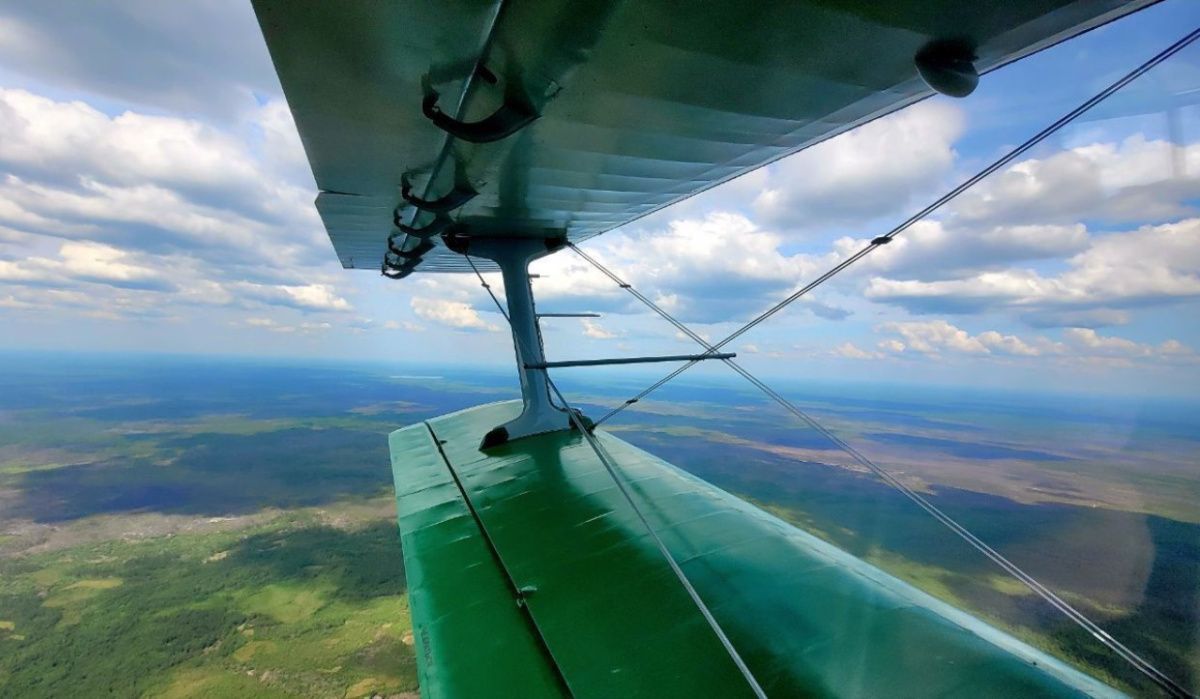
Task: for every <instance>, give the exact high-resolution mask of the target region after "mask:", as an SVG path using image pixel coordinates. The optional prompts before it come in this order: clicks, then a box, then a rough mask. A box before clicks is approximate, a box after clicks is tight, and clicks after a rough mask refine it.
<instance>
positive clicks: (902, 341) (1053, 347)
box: [837, 319, 1196, 361]
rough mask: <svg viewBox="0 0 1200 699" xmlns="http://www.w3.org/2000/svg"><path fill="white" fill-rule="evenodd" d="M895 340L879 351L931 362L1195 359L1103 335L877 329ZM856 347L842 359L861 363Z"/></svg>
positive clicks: (1168, 344)
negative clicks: (960, 358)
mask: <svg viewBox="0 0 1200 699" xmlns="http://www.w3.org/2000/svg"><path fill="white" fill-rule="evenodd" d="M876 330H877V331H879V332H881V333H885V334H892V335H895V337H891V338H887V339H884V340H881V341H880V342H879V345H878V346H879V348H880V350H882V351H884V352H887V353H891V354H896V355H898V354H904V353H912V352H916V353H920V354H923V355H927V356H931V357H940V356H943V355H974V356H985V355H986V356H1007V357H1041V356H1050V357H1056V358H1059V359H1062V360H1085V361H1086V360H1091V359H1103V358H1120V359H1160V360H1169V361H1174V360H1192V359H1195V357H1196V354H1195V352H1194V351H1193V350H1192V349H1191V348H1190V347H1187V346H1186V345H1184V344H1183V343H1181V342H1179V341H1178V340H1173V339H1172V340H1166V341H1164V342H1162V343H1159V344H1157V345H1155V344H1145V343H1139V342H1136V341H1134V340H1130V339H1127V338H1123V337H1116V336H1112V335H1101V334H1099V333H1098V332H1096V331H1095V330H1093V329H1091V328H1066V329H1064V330H1063V331H1062V339H1061V340H1059V341H1056V340H1052V339H1049V338H1046V337H1042V336H1036V337H1026V338H1023V337H1018V336H1016V335H1006V334H1003V333H1001V332H999V331H996V330H985V331H983V332H980V333H978V334H975V335H972V334H971V333H970V332H968V331H966V330H964V329H962V328H960V327H957V326H955V325H953V324H951V323H949V322H947V321H946V320H941V319H939V320H931V321H907V322H894V323H883V324H881V325H879V326H878V327H877V328H876ZM859 351H861V350H858V348H857V347H854V346H853V345H850V344H849V343H846V344H845V345H842V346H841V347H839V348H838V352H837V353H838V354H841V355H842V356H847V357H855V358H865V356H870V355H869V353H865V352H864V353H863V354H864V355H865V356H864V357H859V356H858V354H857V352H859Z"/></svg>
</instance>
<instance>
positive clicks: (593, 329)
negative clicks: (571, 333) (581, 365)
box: [581, 318, 616, 340]
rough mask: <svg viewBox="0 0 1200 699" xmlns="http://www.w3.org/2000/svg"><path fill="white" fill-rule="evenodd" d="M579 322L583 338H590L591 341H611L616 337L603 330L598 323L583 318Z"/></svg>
mask: <svg viewBox="0 0 1200 699" xmlns="http://www.w3.org/2000/svg"><path fill="white" fill-rule="evenodd" d="M581 320H582V323H583V334H584V336H585V337H590V338H592V339H593V340H612V339H614V338H615V337H616V334H615V333H612V332H609V331H608V330H605V329H604V328H603V327H601V325H600V324H599V323H597V322H595V321H594V320H591V319H590V318H583V319H581Z"/></svg>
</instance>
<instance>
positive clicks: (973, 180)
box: [596, 27, 1200, 425]
mask: <svg viewBox="0 0 1200 699" xmlns="http://www.w3.org/2000/svg"><path fill="white" fill-rule="evenodd" d="M1197 38H1200V27H1198V28H1196V29H1193V30H1192V31H1191V32H1190V33H1188V34H1187V35H1186V36H1184V37H1183V38H1182V39H1180V40H1178V41H1176V42H1175V43H1173V44H1171V45H1170V46H1168V47H1167V48H1165V49H1163V50H1162V51H1160V52H1159V53H1157V54H1155V55H1154V56H1153V57H1152V58H1150V59H1149V60H1148V61H1146V62H1145V63H1142V64H1141V65H1140V66H1138V67H1137V68H1135V69H1133V70H1132V71H1130V72H1129V73H1126V74H1125V75H1124V76H1123V77H1121V78H1120V79H1119V80H1117V81H1116V82H1114V83H1112V84H1111V85H1109V86H1108V87H1106V88H1104V89H1103V90H1101V91H1100V92H1098V93H1096V94H1095V95H1094V96H1092V97H1091V98H1090V99H1088V100H1087V101H1085V102H1083V103H1082V104H1080V105H1079V106H1078V107H1076V108H1074V109H1072V110H1071V111H1069V112H1067V113H1066V114H1064V115H1063V116H1061V117H1059V118H1058V120H1056V121H1055V122H1054V123H1052V124H1050V125H1049V126H1047V127H1046V128H1044V129H1042V130H1041V131H1039V132H1038V133H1036V134H1034V135H1033V136H1032V137H1030V138H1029V139H1028V140H1026V141H1025V142H1024V143H1022V144H1021V145H1019V146H1017V147H1016V148H1014V149H1013V150H1011V151H1009V152H1008V153H1007V154H1006V155H1004V156H1003V157H1001V158H1000V159H999V160H996V161H995V162H993V163H992V164H991V165H988V166H987V167H985V168H984V169H982V170H980V171H979V172H977V173H975V174H974V175H973V176H971V177H970V178H968V179H967V180H965V181H964V182H962V183H961V184H959V185H958V186H957V187H955V188H954V189H952V190H950V191H949V192H946V193H945V194H943V195H942V196H941V197H939V198H938V199H936V200H935V201H934V202H933V203H931V204H930V205H928V206H926V207H925V208H924V209H921V210H920V211H918V212H917V213H915V214H913V215H912V216H910V217H909V218H908V219H907V220H905V221H904V222H903V223H901V224H900V225H898V226H896V227H895V228H893V229H892V230H890V231H888V232H887V233H884V234H883V235H881V236H879V237H877V238H874V239H873V240H872V241H871V242H870V243H868V244H867V245H866V247H864V248H862V249H861V250H859V251H858V252H856V253H854V254H853V255H851V256H850V257H848V258H846V259H845V260H842V261H841V262H839V263H838V264H837V265H835V266H834V267H833V268H832V269H830V270H829V271H828V272H826V273H824V274H822V275H821V276H819V277H817V278H816V279H814V280H813V281H811V282H809V283H808V284H806V285H805V286H803V287H801V288H800V289H798V290H796V291H795V292H793V293H792V295H790V296H788V297H787V298H785V299H783V300H782V301H780V302H779V303H777V304H775V305H774V306H772V307H771V308H769V309H767V310H766V311H764V312H762V313H760V314H759V315H758V316H756V317H755V318H754V319H753V320H751V321H750V322H748V323H746V324H745V325H743V326H742V327H741V328H739V329H738V330H736V331H734V332H733V333H732V334H730V335H729V336H728V337H726V338H725V339H724V340H721V341H720V342H718V343H716V344H715V345H713V346H712V351H714V352H715V351H717V350H720V349H721V348H723V347H725V346H726V345H728V344H729V343H730V342H733V341H734V340H736V339H738V338H739V337H741V336H742V335H744V334H746V333H747V332H749V331H750V330H752V329H753V328H754V327H755V326H757V325H758V324H759V323H761V322H763V321H764V320H766V319H768V318H770V317H771V316H773V315H775V314H776V313H778V312H779V311H781V310H783V309H784V308H786V307H787V306H789V305H791V304H792V303H793V302H795V301H796V299H799V298H800V297H801V296H804V295H806V294H808V293H809V292H810V291H812V290H813V289H815V288H817V287H818V286H820V285H821V284H824V283H825V282H826V281H828V280H829V279H830V278H831V277H833V276H835V275H837V274H838V273H839V272H841V271H842V270H844V269H846V268H847V267H849V266H850V265H852V264H854V263H855V262H858V261H859V260H861V259H862V258H864V257H866V256H867V255H869V254H871V253H872V252H874V251H875V249H876V248H879V247H881V246H882V245H885V244H887V243H888V242H891V240H892V239H893V238H895V237H896V236H897V235H899V234H901V233H903V232H904V231H906V230H908V229H909V228H911V227H912V226H913V224H915V223H917V222H918V221H920V220H921V219H923V218H925V217H926V216H928V215H929V214H932V213H933V212H934V211H937V210H938V209H940V208H941V207H942V206H944V205H945V204H947V203H948V202H950V201H951V200H953V199H955V198H956V197H958V195H960V194H962V193H963V192H965V191H967V190H968V189H970V188H971V187H973V186H975V184H977V183H978V182H979V181H980V180H982V179H984V178H985V177H987V176H988V175H990V174H992V173H993V172H995V171H996V170H999V169H1000V168H1002V167H1004V166H1005V165H1007V164H1009V163H1010V162H1012V161H1013V160H1015V159H1016V158H1018V157H1020V156H1021V155H1022V154H1024V153H1025V152H1027V151H1028V150H1029V149H1031V148H1033V147H1034V146H1036V145H1037V144H1039V143H1041V142H1042V141H1044V140H1046V139H1047V138H1048V137H1050V136H1051V135H1052V134H1054V133H1055V132H1056V131H1058V130H1059V129H1061V128H1062V127H1064V126H1066V125H1067V124H1069V123H1071V122H1072V121H1074V120H1075V119H1077V118H1078V117H1079V116H1080V115H1082V114H1083V113H1084V112H1086V111H1088V110H1089V109H1091V108H1092V107H1095V106H1096V105H1097V104H1100V103H1101V102H1103V101H1104V100H1106V99H1108V98H1109V97H1111V96H1112V95H1113V94H1114V93H1116V92H1117V91H1118V90H1120V89H1121V88H1123V87H1125V86H1126V85H1128V84H1129V83H1131V82H1133V81H1134V80H1136V79H1138V78H1139V77H1141V76H1142V75H1143V74H1145V73H1146V72H1147V71H1149V70H1150V69H1152V68H1154V67H1155V66H1157V65H1158V64H1160V63H1162V62H1163V61H1165V60H1167V59H1168V58H1170V57H1171V56H1174V55H1175V54H1176V53H1179V52H1180V51H1181V50H1183V49H1184V47H1186V46H1188V45H1189V44H1191V43H1192V42H1194V41H1195V40H1196V39H1197ZM696 363H697V362H696V361H691V362H688V363H687V364H684V365H682V366H680V367H679V368H677V369H675V370H674V371H672V372H671V373H670V374H668V375H667V376H664V377H663V378H662V379H659V380H658V381H656V382H654V383H653V384H651V385H650V386H649V387H647V388H646V389H644V390H643V391H642V392H641V393H639V394H638V395H637V396H635V397H634V398H632V399H630V400H628V401H626V402H625V403H624V404H622V405H619V406H617V407H616V408H615V409H613V410H612V411H611V412H609V413H608V414H606V415H604V416H603V417H601V418H600V419H599V420H597V421H596V424H597V425H599V424H602V423H603V422H605V421H606V420H608V419H610V418H611V417H612V416H614V415H616V414H617V413H619V412H621V411H622V410H624V409H625V408H626V407H628V406H629V405H632V404H633V403H636V402H637V401H639V400H641V399H642V398H645V397H646V396H648V395H650V394H651V393H653V392H654V391H656V390H658V389H659V388H661V387H662V386H663V385H664V384H666V383H667V382H668V381H670V380H671V379H674V378H675V377H676V376H679V375H680V374H682V373H683V372H685V371H687V370H688V369H690V368H691V367H693V366H695V365H696Z"/></svg>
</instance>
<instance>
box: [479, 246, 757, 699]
mask: <svg viewBox="0 0 1200 699" xmlns="http://www.w3.org/2000/svg"><path fill="white" fill-rule="evenodd" d="M463 257H465V258H466V260H467V263H468V264H470V265H471V269H472V270H474V271H475V276H476V277H478V278H479V282H480V284H482V285H483V288H484V289H486V290H487V292H488V296H491V297H492V302H493V303H495V304H496V309H497V310H498V311H500V315H502V316H504V318H505V320H508V314H507V313H505V311H504V306H503V305H501V303H500V299H498V298H496V294H495V293H494V292H493V291H492V288H491V287H490V286H489V285H488V283H487V281H486V280H485V279H484V278H483V275H482V274H481V273H480V272H479V268H478V267H476V266H475V261H474V260H472V259H471V256H470V255H467V254H466V253H464V254H463ZM513 338H514V339H516V340H517V343H518V345H517V352H518V354H525V352H524V351H523V349H522V348H523V347H524V346H525V343H524V342H523V339H522V337H521V335H519V334H517V333H513ZM525 356H530V355H528V354H526V355H525ZM542 375H543V376H545V378H546V384H547V385H548V386H549V387H550V389H551V390H552V391H554V395H555V396H556V397H557V398H558V401H559V402H560V403H561V404H562V405H563V407H564V408H566V413H567V415H568V416H570V419H571V423H572V424H573V425H574V427H575V429H577V430H579V433H580V434H581V435H583V438H584V439H585V440H587V443H588V446H590V447H591V448H592V451H594V452H595V453H596V457H597V458H599V459H600V463H601V464H603V465H604V469H605V470H606V471H608V475H609V476H610V477H611V478H612V480H613V483H615V484H616V486H617V489H618V490H619V491H621V495H622V497H624V499H625V502H626V503H628V504H629V507H630V508H631V509H632V510H633V513H634V514H635V515H637V518H638V520H639V521H641V523H642V526H644V527H645V528H646V531H647V532H649V534H650V537H651V538H652V539H654V543H655V545H656V546H657V547H658V550H659V551H660V552H661V553H662V555H663V558H664V559H666V561H667V565H669V566H670V567H671V571H672V572H674V573H675V577H676V578H678V579H679V584H680V585H682V586H683V589H684V590H685V591H687V593H688V596H689V597H691V598H692V602H694V603H695V605H696V608H697V609H699V610H700V614H701V615H702V616H703V617H704V620H705V621H706V622H708V625H709V627H710V628H712V630H713V633H714V634H716V636H717V639H718V640H719V641H720V642H721V645H722V646H724V648H725V651H726V652H727V653H728V654H729V657H730V659H731V660H733V664H734V665H736V666H737V669H738V671H739V672H741V673H742V676H743V677H744V678H746V683H747V684H748V685H749V686H750V689H751V691H753V692H754V696H756V697H758V699H767V694H766V692H764V691H763V689H762V685H760V684H759V683H758V680H757V679H755V677H754V674H753V673H751V672H750V668H749V667H747V665H746V662H745V661H744V660H742V656H741V655H740V654H739V653H738V651H737V648H735V647H734V645H733V642H732V641H730V640H729V636H728V635H726V634H725V630H724V629H722V628H721V625H720V623H718V622H717V619H716V617H714V616H713V614H712V612H711V611H709V609H708V605H706V604H705V603H704V600H703V599H702V598H701V597H700V593H698V592H696V588H695V587H693V586H692V583H691V581H690V580H688V577H687V574H686V573H684V572H683V569H682V568H680V567H679V563H677V562H676V561H675V557H674V556H672V555H671V551H670V549H668V548H667V545H666V544H665V543H663V540H662V538H661V537H660V536H659V535H658V532H657V531H655V530H654V527H653V526H651V525H650V520H648V519H646V515H645V514H644V513H643V512H642V508H640V507H638V505H637V502H636V501H634V499H633V496H632V495H630V493H629V489H628V487H627V486H626V485H625V483H624V482H623V481H622V480H621V477H620V476H619V475H617V467H616V465H615V464H613V462H612V457H611V456H609V454H608V452H607V451H605V450H604V447H603V446H601V445H600V442H599V441H597V439H596V436H595V435H593V434H592V429H591V428H592V426H591V424H590V423H589V422H588V421H587V420H586V419H585V418H584V417H583V413H581V412H579V411H578V410H575V409H574V408H572V407H571V406H570V404H568V403H567V399H566V397H564V396H563V394H562V391H560V390H559V389H558V386H557V385H555V383H554V381H553V380H551V378H550V372H548V371H546V370H544V369H543V370H542Z"/></svg>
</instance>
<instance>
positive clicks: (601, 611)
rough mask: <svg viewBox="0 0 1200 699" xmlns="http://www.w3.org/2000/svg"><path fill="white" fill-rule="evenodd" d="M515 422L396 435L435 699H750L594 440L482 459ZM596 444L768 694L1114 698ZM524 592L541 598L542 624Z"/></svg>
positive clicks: (908, 590) (638, 458)
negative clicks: (517, 592) (493, 438)
mask: <svg viewBox="0 0 1200 699" xmlns="http://www.w3.org/2000/svg"><path fill="white" fill-rule="evenodd" d="M518 410H519V404H516V403H500V404H494V405H488V406H480V407H478V408H473V409H471V410H467V411H463V412H460V413H455V414H452V415H447V416H444V417H441V418H437V419H434V420H431V421H429V423H427V424H428V428H427V427H426V426H425V425H418V426H414V427H411V428H407V429H405V430H401V431H399V432H396V433H394V434H393V435H392V453H393V465H394V473H395V477H396V483H397V492H398V502H399V508H400V513H401V517H400V527H401V532H402V535H403V539H404V546H405V562H406V565H407V566H408V567H409V571H410V581H409V585H410V590H411V592H412V607H413V615H414V628H417V629H420V630H421V631H419V634H426V635H422V636H419V638H418V646H419V648H418V659H419V661H421V663H422V664H421V673H422V674H421V680H422V691H423V692H425V694H426V696H489V695H491V696H542V695H545V694H550V695H553V694H554V693H556V692H558V691H560V689H559V687H558V686H556V685H555V684H554V675H553V670H552V666H557V668H558V671H559V672H560V673H561V675H562V677H563V678H565V681H566V683H567V685H568V686H569V689H570V691H571V693H572V694H574V695H575V696H578V697H593V696H595V697H611V696H654V697H667V696H680V697H682V696H744V695H749V690H748V688H747V687H746V684H745V682H744V680H743V679H742V678H741V676H740V675H739V674H738V673H737V671H736V669H735V668H734V666H733V664H732V662H731V661H730V660H729V658H728V657H727V656H726V655H725V653H724V651H723V650H722V648H721V647H720V645H719V644H718V643H717V641H716V638H715V636H714V635H713V633H712V631H711V629H709V628H708V627H707V626H706V625H705V623H704V621H703V619H702V617H700V615H699V613H698V611H697V610H696V609H695V607H694V606H693V605H692V603H691V601H690V600H689V599H688V597H687V595H686V594H685V593H684V592H683V590H682V589H681V588H680V586H679V584H678V581H676V580H675V579H674V577H673V576H672V575H671V572H670V570H669V568H668V567H667V565H666V563H665V562H664V561H663V559H662V558H661V555H660V554H659V553H658V551H657V549H656V548H655V547H654V544H653V542H652V541H651V539H650V538H649V537H648V536H647V534H646V532H645V531H644V529H643V528H642V527H641V526H640V524H639V523H638V522H637V520H636V517H635V515H634V513H633V512H632V510H631V508H629V506H628V504H627V503H625V502H624V500H623V499H622V498H621V496H620V494H619V492H618V491H617V489H616V487H615V485H614V484H613V482H612V480H611V478H610V477H609V475H608V474H607V472H606V471H605V470H604V469H603V466H602V465H601V464H600V462H599V460H598V459H597V458H596V457H595V455H594V453H593V452H592V451H591V449H590V448H589V446H588V445H587V443H586V442H584V441H582V440H581V439H580V438H579V437H578V435H574V434H571V433H565V432H564V433H555V434H550V435H542V436H538V437H533V438H527V439H523V440H518V441H516V442H513V443H510V444H507V445H504V446H502V447H500V448H497V449H494V450H491V451H490V452H489V453H488V454H486V455H485V454H483V453H481V452H479V451H478V450H477V448H476V445H477V444H478V440H479V435H481V434H483V433H484V432H486V431H487V430H488V429H489V428H490V427H492V426H494V425H496V424H499V423H501V422H503V421H505V420H507V419H509V418H511V417H512V416H514V415H515V414H516V412H517V411H518ZM430 430H432V432H433V433H434V434H436V436H437V438H438V439H440V440H443V441H444V444H443V445H442V449H443V451H444V453H445V457H446V459H448V461H449V465H447V463H446V462H445V461H443V459H442V455H441V454H440V453H439V452H438V450H437V448H436V446H435V445H434V443H433V442H432V441H430V440H429V437H428V435H429V431H430ZM598 434H599V436H600V439H601V441H602V443H603V444H604V446H605V448H606V449H607V450H608V451H609V452H610V453H611V454H612V456H613V457H614V459H615V460H616V462H617V463H618V464H620V468H621V471H622V473H623V474H624V476H625V477H626V478H627V480H628V481H629V482H630V483H631V488H632V490H633V491H634V492H635V494H636V497H637V498H638V499H639V504H640V506H641V507H642V508H643V510H644V511H645V512H646V514H647V516H648V517H649V518H650V520H651V522H652V523H653V525H654V526H655V528H656V530H657V531H658V532H659V533H660V535H661V536H662V537H663V539H664V541H665V542H666V543H667V546H668V547H669V548H670V549H671V551H672V553H673V555H674V556H675V557H676V559H677V560H678V561H679V562H680V564H681V565H682V566H683V568H684V570H685V571H686V572H687V575H688V577H689V578H690V579H691V580H692V582H693V584H694V585H695V587H696V589H697V590H698V591H699V593H700V595H701V596H702V597H703V598H704V599H705V600H706V602H707V603H708V605H709V607H710V608H711V609H712V611H713V613H714V615H715V616H716V617H717V618H718V620H719V622H720V623H721V625H722V627H723V628H724V629H725V630H726V632H727V633H728V635H729V636H730V638H731V639H732V641H733V643H734V644H735V646H736V647H737V648H738V649H739V652H740V653H741V654H742V656H743V657H744V658H745V660H746V662H747V663H748V664H749V666H750V667H751V669H752V671H753V672H754V674H755V676H756V677H757V678H758V680H759V681H760V683H761V684H762V685H763V686H764V688H765V689H766V691H767V693H768V695H769V696H773V697H792V696H853V697H881V696H955V697H985V696H1086V695H1094V696H1107V695H1115V694H1116V692H1114V691H1113V690H1111V689H1109V688H1107V687H1105V686H1104V685H1102V684H1100V683H1098V682H1095V681H1094V680H1092V679H1090V678H1088V677H1086V676H1084V675H1082V674H1080V673H1078V672H1076V671H1074V670H1071V669H1069V668H1067V667H1066V666H1064V665H1063V664H1061V663H1059V662H1058V661H1056V660H1054V659H1052V658H1050V657H1049V656H1046V655H1045V654H1042V653H1040V652H1038V651H1036V650H1034V649H1032V648H1030V647H1029V646H1027V645H1025V644H1023V643H1020V642H1019V641H1017V640H1015V639H1013V638H1011V637H1009V636H1007V635H1005V634H1003V633H1001V632H999V631H997V630H995V629H993V628H991V627H988V626H987V625H985V624H983V623H981V622H979V621H978V620H976V619H974V618H972V617H970V616H969V615H966V614H964V613H962V612H958V611H957V610H954V609H953V608H950V607H948V606H946V605H944V604H943V603H940V602H938V601H936V600H934V599H933V598H931V597H929V596H927V595H925V594H923V593H921V592H919V591H917V590H915V589H914V588H912V587H910V586H908V585H906V584H905V583H902V582H900V581H899V580H896V579H895V578H892V577H891V576H888V575H887V574H885V573H883V572H881V571H879V570H878V569H875V568H873V567H871V566H869V565H867V564H865V563H863V562H862V561H859V560H858V559H855V558H853V557H852V556H850V555H848V554H846V553H844V552H842V551H840V550H838V549H836V548H834V547H832V546H830V545H828V544H826V543H824V542H821V541H820V540H818V539H816V538H815V537H812V536H810V535H807V534H805V533H803V532H800V531H798V530H797V529H795V528H793V527H791V526H790V525H787V524H785V523H783V522H781V521H780V520H778V519H776V518H774V517H772V516H770V515H768V514H766V513H764V512H762V511H760V510H758V509H756V508H754V507H752V506H750V505H748V504H746V503H743V502H742V501H740V500H738V499H737V498H735V497H733V496H731V495H729V494H727V493H725V492H723V491H721V490H719V489H717V488H715V487H713V486H711V485H708V484H706V483H704V482H702V481H700V480H699V479H696V478H694V477H692V476H689V475H688V474H685V473H683V472H682V471H680V470H678V469H676V468H675V467H673V466H671V465H669V464H667V463H665V462H663V461H661V460H659V459H657V458H655V457H653V456H651V455H649V454H647V453H645V452H643V451H641V450H638V449H636V448H634V447H632V446H630V445H628V444H626V443H624V442H622V441H620V440H619V439H617V438H615V437H613V436H611V435H608V434H604V433H598ZM451 472H453V473H454V474H456V475H457V477H458V479H459V481H460V482H461V483H462V486H463V489H464V490H465V491H466V493H467V496H468V498H469V500H470V502H471V504H472V505H473V507H474V510H475V513H476V516H477V519H476V518H474V517H472V516H471V512H470V510H469V509H468V508H467V505H466V503H465V502H464V501H463V499H462V498H461V495H460V492H461V491H460V490H459V488H458V486H457V485H455V483H454V479H453V477H452V476H451ZM480 525H482V530H481V528H480ZM485 532H486V536H485ZM488 540H490V541H491V542H492V543H493V545H494V549H495V551H496V554H497V555H493V554H491V553H490V552H489V549H488ZM506 576H510V578H511V582H509V581H508V580H509V578H507V577H506ZM514 589H529V590H533V591H532V592H530V593H529V594H528V595H527V596H526V610H527V612H528V615H529V616H523V614H524V612H521V611H520V610H519V608H518V607H517V605H516V603H515V598H514V594H513V590H514ZM424 643H428V644H429V645H428V647H427V650H424V651H422V650H421V648H420V646H421V644H424ZM543 644H544V645H543ZM552 664H553V665H552ZM516 682H524V683H526V684H525V685H522V686H523V687H524V686H527V687H529V689H528V691H519V692H514V691H510V690H511V687H512V686H516V685H515V684H512V683H516ZM489 690H490V691H489Z"/></svg>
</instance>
